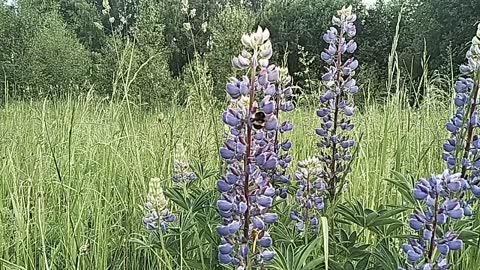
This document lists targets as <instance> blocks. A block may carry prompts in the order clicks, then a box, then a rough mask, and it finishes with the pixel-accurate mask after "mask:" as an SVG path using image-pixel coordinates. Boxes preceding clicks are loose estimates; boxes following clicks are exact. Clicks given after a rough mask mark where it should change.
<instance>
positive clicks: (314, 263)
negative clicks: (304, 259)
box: [302, 257, 325, 270]
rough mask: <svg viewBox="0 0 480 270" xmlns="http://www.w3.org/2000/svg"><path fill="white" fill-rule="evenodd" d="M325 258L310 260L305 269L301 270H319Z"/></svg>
mask: <svg viewBox="0 0 480 270" xmlns="http://www.w3.org/2000/svg"><path fill="white" fill-rule="evenodd" d="M324 262H325V258H323V257H320V258H316V259H314V260H311V261H310V262H309V263H307V265H305V267H303V268H302V270H310V269H320V268H321V265H322V264H324Z"/></svg>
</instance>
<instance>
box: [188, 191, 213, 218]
mask: <svg viewBox="0 0 480 270" xmlns="http://www.w3.org/2000/svg"><path fill="white" fill-rule="evenodd" d="M211 194H215V192H214V191H212V190H207V191H205V192H203V193H201V194H200V195H199V196H197V197H196V198H195V199H194V201H193V204H192V212H194V213H196V212H201V211H203V210H204V209H205V208H208V207H210V205H211V204H210V197H211Z"/></svg>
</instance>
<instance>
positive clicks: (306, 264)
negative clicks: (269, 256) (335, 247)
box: [272, 238, 324, 270]
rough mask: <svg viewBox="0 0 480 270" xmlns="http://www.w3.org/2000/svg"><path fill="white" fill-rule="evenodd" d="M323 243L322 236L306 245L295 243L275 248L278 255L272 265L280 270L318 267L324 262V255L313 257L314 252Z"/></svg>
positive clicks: (300, 269)
mask: <svg viewBox="0 0 480 270" xmlns="http://www.w3.org/2000/svg"><path fill="white" fill-rule="evenodd" d="M320 243H321V241H320V238H315V239H314V240H313V241H311V242H310V243H308V244H306V245H302V246H299V247H298V246H296V245H294V244H289V245H280V246H279V247H277V248H276V249H275V251H276V253H277V254H276V256H275V261H274V264H272V267H273V268H274V269H279V270H302V269H318V268H317V267H318V266H319V265H321V264H322V263H323V262H324V258H323V257H322V256H318V255H315V256H317V257H316V258H315V259H313V258H314V257H313V254H312V252H313V251H315V250H316V249H318V245H319V244H320Z"/></svg>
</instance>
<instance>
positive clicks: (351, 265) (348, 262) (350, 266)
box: [343, 261, 355, 270]
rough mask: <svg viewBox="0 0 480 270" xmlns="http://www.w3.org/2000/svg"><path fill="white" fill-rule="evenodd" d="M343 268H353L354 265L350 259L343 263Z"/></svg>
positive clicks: (350, 269) (351, 269) (347, 269)
mask: <svg viewBox="0 0 480 270" xmlns="http://www.w3.org/2000/svg"><path fill="white" fill-rule="evenodd" d="M343 269H344V270H355V266H353V263H351V262H350V261H346V262H345V264H344V265H343Z"/></svg>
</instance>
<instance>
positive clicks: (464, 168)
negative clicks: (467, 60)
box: [462, 79, 480, 178]
mask: <svg viewBox="0 0 480 270" xmlns="http://www.w3.org/2000/svg"><path fill="white" fill-rule="evenodd" d="M479 87H480V85H479V84H478V79H477V80H476V81H475V84H474V86H473V93H472V97H473V102H472V106H470V112H469V119H470V120H471V119H472V116H473V113H474V112H475V110H476V107H477V98H478V92H479V91H478V88H479ZM473 129H474V126H473V125H471V124H470V123H468V131H467V141H466V143H465V150H464V152H463V158H464V159H466V158H468V153H469V152H470V145H471V143H472V138H473ZM466 173H467V166H466V165H462V178H465V175H466Z"/></svg>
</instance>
